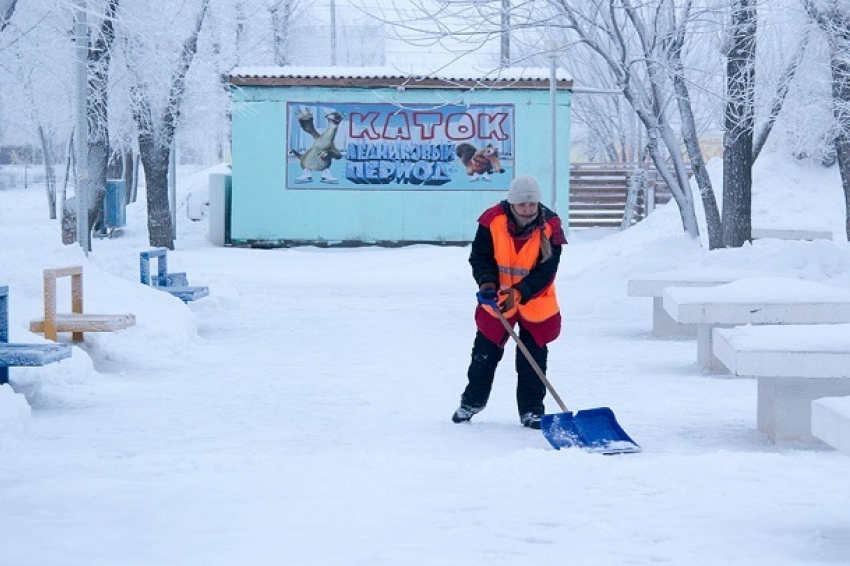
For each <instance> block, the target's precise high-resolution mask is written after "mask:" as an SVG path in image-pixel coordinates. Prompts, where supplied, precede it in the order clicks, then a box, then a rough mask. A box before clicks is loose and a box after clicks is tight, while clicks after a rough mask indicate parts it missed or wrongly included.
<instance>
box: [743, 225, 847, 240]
mask: <svg viewBox="0 0 850 566" xmlns="http://www.w3.org/2000/svg"><path fill="white" fill-rule="evenodd" d="M750 235H751V236H752V237H753V239H754V240H761V239H764V238H774V239H778V240H831V239H832V231H831V230H807V229H799V228H753V229H752V231H751V232H750Z"/></svg>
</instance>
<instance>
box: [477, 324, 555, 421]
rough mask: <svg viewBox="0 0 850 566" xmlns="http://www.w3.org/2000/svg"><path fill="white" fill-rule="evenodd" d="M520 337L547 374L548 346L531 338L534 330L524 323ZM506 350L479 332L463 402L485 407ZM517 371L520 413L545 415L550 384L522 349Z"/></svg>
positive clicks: (517, 358)
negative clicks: (542, 379)
mask: <svg viewBox="0 0 850 566" xmlns="http://www.w3.org/2000/svg"><path fill="white" fill-rule="evenodd" d="M519 339H520V340H521V341H522V343H523V344H525V347H526V348H528V351H529V352H531V356H532V357H533V358H534V361H536V362H537V364H538V365H539V366H540V369H542V370H543V372H544V373H545V372H546V357H547V354H548V352H549V350H548V348H547V347H546V346H538V345H537V343H536V342H535V341H534V339H533V338H532V337H531V333H529V332H528V331H526V330H525V329H524V328H523V327H522V324H520V325H519ZM504 353H505V350H504V349H503V348H502V347H500V346H499V345H498V344H495V343H494V342H491V341H490V340H488V339H487V338H485V337H484V335H483V334H481V332H477V333H476V334H475V342H474V343H473V345H472V362H471V363H470V364H469V371H468V373H467V377H468V378H469V384H468V385H467V386H466V389H465V390H464V392H463V395H462V396H461V403H463V404H464V405H468V406H470V407H480V408H484V406H485V405H486V404H487V400H488V399H489V398H490V390H491V389H492V387H493V377H495V375H496V366H498V365H499V361H500V360H501V359H502V355H503V354H504ZM516 371H517V384H516V403H517V409H519V414H520V416H522V415H524V414H525V413H528V412H532V413H537V414H543V412H544V409H543V398H544V397H545V396H546V386H545V385H543V382H542V381H540V378H539V377H537V374H536V373H535V372H534V368H533V367H531V364H529V363H528V360H526V359H525V355H524V354H523V353H522V352H521V351H520V350H519V348H517V352H516Z"/></svg>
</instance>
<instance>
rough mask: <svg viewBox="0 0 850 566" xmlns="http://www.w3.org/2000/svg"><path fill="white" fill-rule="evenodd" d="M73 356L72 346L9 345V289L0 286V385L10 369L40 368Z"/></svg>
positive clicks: (7, 377)
mask: <svg viewBox="0 0 850 566" xmlns="http://www.w3.org/2000/svg"><path fill="white" fill-rule="evenodd" d="M70 356H71V345H70V344H9V287H7V286H6V285H2V286H0V385H3V384H4V383H9V368H10V367H38V366H46V365H47V364H52V363H53V362H58V361H59V360H61V359H63V358H68V357H70Z"/></svg>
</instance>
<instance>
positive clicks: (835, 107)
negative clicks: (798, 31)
mask: <svg viewBox="0 0 850 566" xmlns="http://www.w3.org/2000/svg"><path fill="white" fill-rule="evenodd" d="M804 3H805V6H806V10H807V11H808V12H809V14H810V15H811V17H812V18H813V19H814V20H815V21H816V22H817V24H818V26H819V27H820V28H821V30H823V32H824V34H825V35H826V38H827V44H828V45H829V69H830V74H831V78H832V83H831V85H832V113H833V117H834V120H835V122H834V128H833V131H834V140H835V141H834V144H835V152H836V155H837V157H838V168H839V171H840V173H841V185H842V188H843V190H844V203H845V218H846V220H845V233H846V237H847V239H848V240H850V3H848V2H846V1H845V2H839V1H838V0H804Z"/></svg>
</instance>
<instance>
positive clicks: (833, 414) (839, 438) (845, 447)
mask: <svg viewBox="0 0 850 566" xmlns="http://www.w3.org/2000/svg"><path fill="white" fill-rule="evenodd" d="M812 435H813V436H815V437H816V438H819V439H821V440H822V441H824V442H826V443H827V444H829V445H830V446H832V447H833V448H837V449H838V450H841V451H842V452H844V453H845V454H847V455H848V456H850V397H824V398H821V399H816V400H815V401H812Z"/></svg>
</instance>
